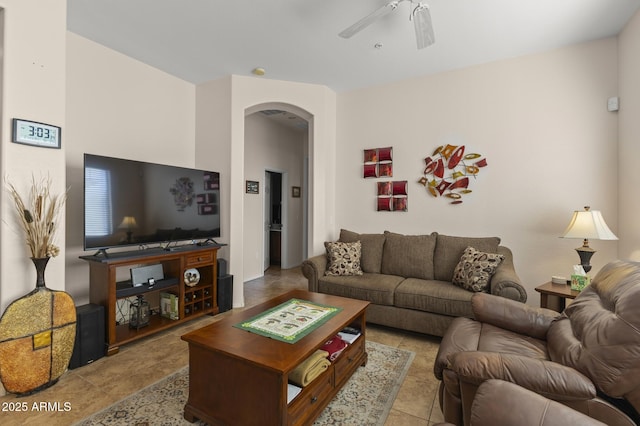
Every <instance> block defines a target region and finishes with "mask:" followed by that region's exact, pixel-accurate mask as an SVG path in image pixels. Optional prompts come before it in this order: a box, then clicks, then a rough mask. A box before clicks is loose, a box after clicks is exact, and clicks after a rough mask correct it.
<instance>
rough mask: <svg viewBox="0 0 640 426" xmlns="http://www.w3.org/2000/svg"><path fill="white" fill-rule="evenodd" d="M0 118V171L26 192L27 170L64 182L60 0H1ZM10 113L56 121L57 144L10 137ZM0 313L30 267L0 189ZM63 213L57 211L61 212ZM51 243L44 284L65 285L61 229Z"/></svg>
mask: <svg viewBox="0 0 640 426" xmlns="http://www.w3.org/2000/svg"><path fill="white" fill-rule="evenodd" d="M0 8H1V9H2V16H3V23H2V27H3V28H2V30H3V31H2V34H3V35H2V41H3V49H2V62H3V64H2V88H1V90H2V119H1V122H0V126H1V129H2V130H1V132H2V133H1V137H2V144H1V147H0V161H1V164H0V171H1V174H2V176H3V178H4V177H7V178H8V179H9V180H10V181H11V182H12V183H13V184H14V185H15V186H16V188H17V189H18V191H20V192H21V193H22V194H24V197H27V196H28V191H29V187H30V182H31V178H32V176H34V177H35V178H36V179H39V178H40V177H47V176H49V177H50V178H51V180H52V184H53V186H52V192H53V193H57V194H60V193H62V192H64V189H65V151H66V149H67V144H68V140H67V136H66V123H65V54H66V53H65V52H66V48H65V43H66V32H67V31H66V14H67V5H66V1H64V0H51V1H46V2H42V1H37V0H2V1H0ZM13 118H22V119H26V120H33V121H38V122H43V123H48V124H53V125H56V126H60V127H61V128H62V148H61V149H59V150H58V149H48V148H38V147H31V146H26V145H20V144H16V143H12V142H11V123H12V119H13ZM0 205H1V206H2V223H1V225H0V226H1V228H0V229H1V231H0V312H3V311H4V309H5V308H6V307H7V305H8V304H9V303H10V302H11V301H13V300H14V299H16V298H18V297H21V296H24V295H25V294H27V293H28V292H30V291H31V290H33V289H34V288H35V281H36V274H35V268H34V267H33V264H32V263H31V261H30V260H29V256H30V253H29V251H28V249H27V246H26V244H25V243H24V236H23V233H22V229H21V228H20V225H19V224H18V222H16V219H17V218H16V216H15V214H14V210H13V204H12V201H10V200H9V198H8V194H7V193H6V191H4V190H2V191H0ZM62 213H63V217H64V211H63V212H62ZM58 229H59V233H58V239H57V243H58V245H59V246H60V247H61V249H62V252H61V255H60V256H59V257H57V258H55V259H53V260H52V261H51V262H49V266H48V267H47V273H46V283H47V286H48V287H50V288H52V289H56V290H62V289H64V288H65V265H64V255H65V229H64V223H62V224H60V227H59V228H58Z"/></svg>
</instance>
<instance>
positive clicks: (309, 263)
mask: <svg viewBox="0 0 640 426" xmlns="http://www.w3.org/2000/svg"><path fill="white" fill-rule="evenodd" d="M326 270H327V255H326V254H319V255H317V256H314V257H311V258H309V259H307V260H305V261H304V262H302V274H303V275H304V276H305V277H306V278H307V280H308V283H307V288H308V290H309V291H314V292H317V291H318V279H319V277H321V276H323V275H324V273H325V271H326Z"/></svg>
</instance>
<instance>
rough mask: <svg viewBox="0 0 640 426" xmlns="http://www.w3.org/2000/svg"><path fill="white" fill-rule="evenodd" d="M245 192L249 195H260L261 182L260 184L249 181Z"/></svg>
mask: <svg viewBox="0 0 640 426" xmlns="http://www.w3.org/2000/svg"><path fill="white" fill-rule="evenodd" d="M245 192H246V193H247V194H259V193H260V182H258V181H256V180H248V181H247V187H246V190H245Z"/></svg>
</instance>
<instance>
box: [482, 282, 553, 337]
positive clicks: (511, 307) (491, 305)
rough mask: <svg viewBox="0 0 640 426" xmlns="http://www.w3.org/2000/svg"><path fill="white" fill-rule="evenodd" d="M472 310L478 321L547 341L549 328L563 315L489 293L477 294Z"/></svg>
mask: <svg viewBox="0 0 640 426" xmlns="http://www.w3.org/2000/svg"><path fill="white" fill-rule="evenodd" d="M471 309H472V310H473V316H474V318H475V319H476V320H477V321H480V322H483V323H487V324H491V325H494V326H496V327H499V328H503V329H505V330H510V331H513V332H514V333H518V334H523V335H525V336H531V337H535V338H536V339H541V340H546V337H547V330H548V329H549V326H550V325H551V323H552V322H553V321H554V320H555V319H556V318H558V317H560V315H561V314H560V313H559V312H556V311H552V310H551V309H545V308H536V307H533V306H529V305H525V304H524V303H520V302H516V301H515V300H511V299H506V298H504V297H498V296H494V295H492V294H487V293H475V294H474V295H473V296H472V297H471Z"/></svg>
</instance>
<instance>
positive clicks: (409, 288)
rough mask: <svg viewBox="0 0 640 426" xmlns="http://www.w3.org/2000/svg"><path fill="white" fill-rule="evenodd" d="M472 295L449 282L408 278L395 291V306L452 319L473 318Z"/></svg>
mask: <svg viewBox="0 0 640 426" xmlns="http://www.w3.org/2000/svg"><path fill="white" fill-rule="evenodd" d="M473 294H474V293H471V292H469V291H466V290H464V289H462V288H460V287H456V286H454V285H452V284H451V283H450V282H443V281H435V280H420V279H416V278H408V279H406V280H404V281H403V282H402V283H401V284H400V285H399V286H398V288H397V289H396V294H395V306H397V307H399V308H407V309H417V310H419V311H426V312H432V313H434V314H442V315H449V316H453V317H468V318H473V311H472V310H471V296H473Z"/></svg>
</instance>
